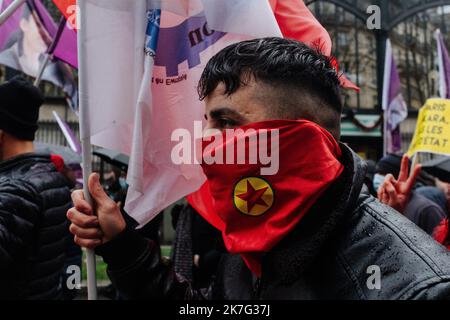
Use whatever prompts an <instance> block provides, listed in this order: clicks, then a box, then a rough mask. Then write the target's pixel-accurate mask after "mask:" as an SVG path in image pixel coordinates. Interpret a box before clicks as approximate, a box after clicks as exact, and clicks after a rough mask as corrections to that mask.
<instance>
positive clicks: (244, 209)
mask: <svg viewBox="0 0 450 320" xmlns="http://www.w3.org/2000/svg"><path fill="white" fill-rule="evenodd" d="M233 200H234V205H235V207H236V209H237V210H238V211H239V212H240V213H243V214H245V215H247V216H253V217H259V216H262V215H263V214H264V213H266V212H267V211H268V210H269V209H270V208H272V206H273V203H274V200H275V194H274V191H273V189H272V186H271V185H270V184H269V183H268V182H267V181H266V180H264V179H261V178H256V177H249V178H244V179H242V180H240V181H239V182H238V183H237V184H236V186H235V187H234V192H233Z"/></svg>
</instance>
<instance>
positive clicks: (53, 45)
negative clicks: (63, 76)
mask: <svg viewBox="0 0 450 320" xmlns="http://www.w3.org/2000/svg"><path fill="white" fill-rule="evenodd" d="M65 27H66V18H64V17H62V18H61V20H60V22H59V26H58V31H57V32H56V35H55V38H54V39H53V41H52V43H51V44H50V46H49V47H48V49H47V53H46V55H45V59H44V61H42V64H41V66H40V68H39V73H38V76H37V77H36V80H35V81H34V86H35V87H38V86H39V84H40V83H41V81H42V76H43V75H44V71H45V68H47V66H48V63H49V62H50V60H51V56H52V55H53V52H55V49H56V46H57V45H58V43H59V40H61V35H62V33H63V31H64V28H65Z"/></svg>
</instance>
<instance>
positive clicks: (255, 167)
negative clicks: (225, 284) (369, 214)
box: [188, 120, 343, 276]
mask: <svg viewBox="0 0 450 320" xmlns="http://www.w3.org/2000/svg"><path fill="white" fill-rule="evenodd" d="M240 129H241V130H242V131H241V134H239V133H236V134H235V136H234V137H233V138H230V136H227V135H226V134H225V133H224V134H223V137H222V139H221V141H223V142H222V143H217V141H216V142H215V143H214V142H211V143H210V144H209V146H207V147H206V148H204V151H203V158H204V160H205V159H208V158H209V161H207V163H209V164H203V165H202V167H203V170H204V172H205V174H206V176H207V178H208V181H207V182H206V183H205V185H204V186H203V187H202V188H201V189H200V190H199V191H198V192H196V193H195V194H193V195H191V196H189V197H188V200H189V202H190V203H191V205H192V206H193V207H194V208H195V209H196V210H197V211H198V212H199V213H200V214H201V215H202V216H203V217H204V218H205V219H206V220H207V221H208V222H209V223H210V224H212V225H213V226H215V227H216V228H218V229H219V230H220V231H222V235H223V240H224V243H225V246H226V248H227V250H228V251H229V252H230V253H233V254H241V256H242V257H243V259H244V261H245V262H246V264H247V266H248V267H249V268H250V270H251V271H252V272H254V273H255V274H256V275H258V276H260V275H261V257H262V254H264V253H265V252H268V251H270V250H271V249H272V248H273V247H274V246H275V245H276V244H277V243H279V242H280V240H282V239H283V238H284V237H285V236H286V235H287V234H289V233H290V232H291V231H292V230H293V229H294V228H295V226H296V225H297V224H298V223H299V221H300V220H301V219H302V218H303V217H304V216H305V215H306V214H307V212H308V210H309V209H310V208H311V207H312V206H313V204H314V203H315V202H316V201H317V200H318V199H319V197H320V196H321V195H322V194H323V192H324V191H325V190H327V188H328V187H329V186H330V185H331V184H332V183H333V182H334V181H335V180H336V179H337V178H338V177H339V176H340V175H341V173H342V171H343V165H342V164H341V163H340V162H339V160H338V159H339V158H340V156H341V150H340V148H339V145H338V143H337V142H336V140H335V139H334V138H333V136H332V135H331V134H330V133H329V132H328V131H326V130H325V129H323V128H321V127H319V126H318V125H317V124H315V123H312V122H309V121H304V120H301V121H268V122H261V123H256V124H252V125H249V126H246V127H242V128H240ZM242 132H245V133H244V134H242ZM249 132H250V133H249ZM274 140H275V141H274ZM255 146H256V147H257V149H258V150H257V151H258V152H253V153H252V150H253V151H255V149H254V148H255ZM231 150H234V151H231ZM239 150H240V151H241V152H242V151H243V150H245V151H246V152H245V155H246V156H245V160H246V161H245V164H242V163H243V162H244V161H243V157H242V154H243V153H241V156H239V155H238V154H239ZM251 154H253V156H255V155H256V158H258V159H257V161H254V160H255V158H254V157H250V155H251ZM261 154H262V156H261ZM227 155H228V156H229V157H228V159H233V158H234V163H235V164H224V163H230V161H225V159H227ZM268 155H270V157H268ZM276 155H278V157H277V156H276ZM212 158H215V159H221V158H222V159H224V161H220V160H219V161H216V163H212V162H213V161H211V159H212ZM269 158H271V160H272V163H271V164H268V161H267V160H268V159H269ZM276 161H278V164H277V163H274V162H276ZM211 163H212V164H211ZM220 163H221V164H220ZM239 163H241V164H239ZM268 174H269V175H268Z"/></svg>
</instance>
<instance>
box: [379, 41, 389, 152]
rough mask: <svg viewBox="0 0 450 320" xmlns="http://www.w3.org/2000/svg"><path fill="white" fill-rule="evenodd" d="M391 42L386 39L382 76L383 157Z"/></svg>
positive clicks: (386, 124)
mask: <svg viewBox="0 0 450 320" xmlns="http://www.w3.org/2000/svg"><path fill="white" fill-rule="evenodd" d="M391 50H392V47H391V42H390V40H389V39H387V40H386V55H385V61H384V78H383V99H382V106H381V108H382V110H383V157H385V156H387V153H388V142H389V140H388V134H390V133H389V132H388V123H389V122H388V120H389V119H388V117H389V106H388V104H389V85H390V83H389V82H390V73H391V68H392V63H391V59H390V56H391V54H392V51H391Z"/></svg>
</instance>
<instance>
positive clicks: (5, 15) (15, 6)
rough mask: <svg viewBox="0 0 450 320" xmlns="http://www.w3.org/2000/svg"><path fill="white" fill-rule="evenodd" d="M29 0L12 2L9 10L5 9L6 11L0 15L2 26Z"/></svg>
mask: <svg viewBox="0 0 450 320" xmlns="http://www.w3.org/2000/svg"><path fill="white" fill-rule="evenodd" d="M25 1H27V0H15V1H14V2H12V3H11V4H10V5H9V6H8V8H6V9H5V11H3V12H1V13H0V26H1V25H2V24H3V23H5V22H6V20H8V19H9V17H11V16H12V15H13V14H14V12H16V11H17V9H19V8H20V6H21V5H22V4H24V2H25Z"/></svg>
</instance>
